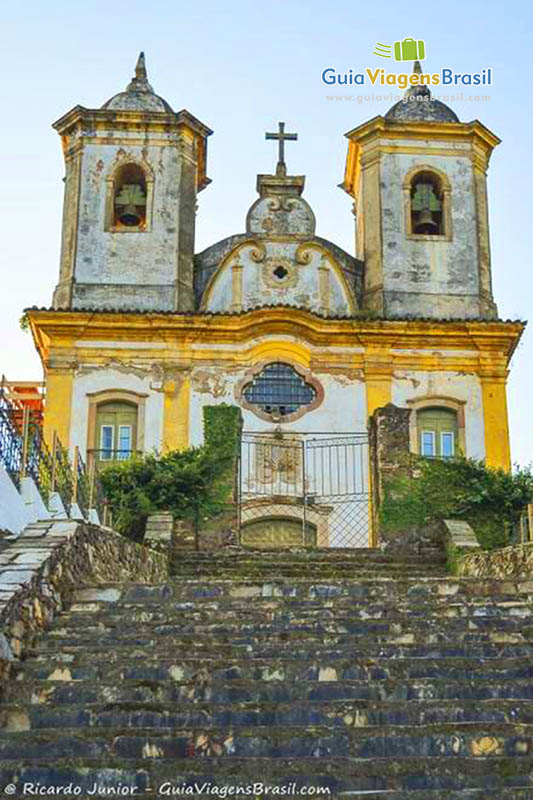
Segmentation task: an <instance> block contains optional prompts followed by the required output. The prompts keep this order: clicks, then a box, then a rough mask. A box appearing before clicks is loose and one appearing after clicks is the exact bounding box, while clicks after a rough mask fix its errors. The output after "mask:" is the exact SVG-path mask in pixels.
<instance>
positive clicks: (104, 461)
mask: <svg viewBox="0 0 533 800" xmlns="http://www.w3.org/2000/svg"><path fill="white" fill-rule="evenodd" d="M142 452H143V451H142V450H131V449H128V450H116V449H113V448H105V449H100V450H87V461H88V463H89V464H92V463H94V465H95V467H96V469H105V468H106V467H110V466H112V465H113V464H116V462H117V461H129V460H130V458H135V456H140V455H142Z"/></svg>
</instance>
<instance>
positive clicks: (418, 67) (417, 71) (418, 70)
mask: <svg viewBox="0 0 533 800" xmlns="http://www.w3.org/2000/svg"><path fill="white" fill-rule="evenodd" d="M142 55H143V54H142V53H141V56H142ZM413 73H414V74H415V75H422V64H421V63H420V61H415V63H414V65H413Z"/></svg>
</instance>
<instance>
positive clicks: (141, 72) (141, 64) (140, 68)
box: [126, 50, 154, 93]
mask: <svg viewBox="0 0 533 800" xmlns="http://www.w3.org/2000/svg"><path fill="white" fill-rule="evenodd" d="M126 91H127V92H152V93H153V91H154V90H153V89H152V87H151V86H150V84H149V83H148V75H147V73H146V61H145V59H144V52H143V51H142V50H141V52H140V53H139V58H138V59H137V63H136V65H135V77H134V78H132V79H131V81H130V83H129V84H128V86H127V88H126Z"/></svg>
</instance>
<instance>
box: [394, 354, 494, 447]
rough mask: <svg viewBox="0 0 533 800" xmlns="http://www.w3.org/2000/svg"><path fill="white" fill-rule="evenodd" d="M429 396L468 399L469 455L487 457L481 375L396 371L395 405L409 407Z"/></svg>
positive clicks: (467, 428)
mask: <svg viewBox="0 0 533 800" xmlns="http://www.w3.org/2000/svg"><path fill="white" fill-rule="evenodd" d="M428 395H429V396H443V397H449V398H453V399H456V400H463V401H465V406H464V409H465V434H466V453H465V455H466V456H468V457H469V458H484V457H485V425H484V419H483V395H482V391H481V382H480V380H479V378H478V376H477V375H464V374H462V373H460V372H418V371H399V370H396V371H395V373H394V377H393V381H392V402H393V403H394V405H396V406H400V407H401V408H406V407H407V406H408V403H407V401H408V400H416V399H417V398H421V397H426V396H428Z"/></svg>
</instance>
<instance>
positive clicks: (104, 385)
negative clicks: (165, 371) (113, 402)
mask: <svg viewBox="0 0 533 800" xmlns="http://www.w3.org/2000/svg"><path fill="white" fill-rule="evenodd" d="M117 389H121V390H123V391H130V392H137V393H138V394H146V395H147V397H146V405H145V429H144V450H145V452H150V451H151V450H154V449H156V450H160V449H161V447H162V442H163V407H164V394H163V392H162V391H161V390H160V387H159V385H158V386H157V388H155V387H154V381H153V377H152V375H151V374H150V373H149V372H148V371H147V370H141V369H138V370H136V369H135V368H133V367H123V368H120V369H117V368H113V367H112V366H110V367H99V368H98V367H95V368H92V367H91V368H87V369H83V368H81V369H79V370H78V372H77V374H76V375H75V377H74V385H73V391H72V418H71V426H70V446H71V448H73V447H74V446H75V445H78V447H80V448H81V450H82V452H85V448H86V447H87V431H88V418H89V397H88V395H89V393H94V392H103V391H109V390H117Z"/></svg>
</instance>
